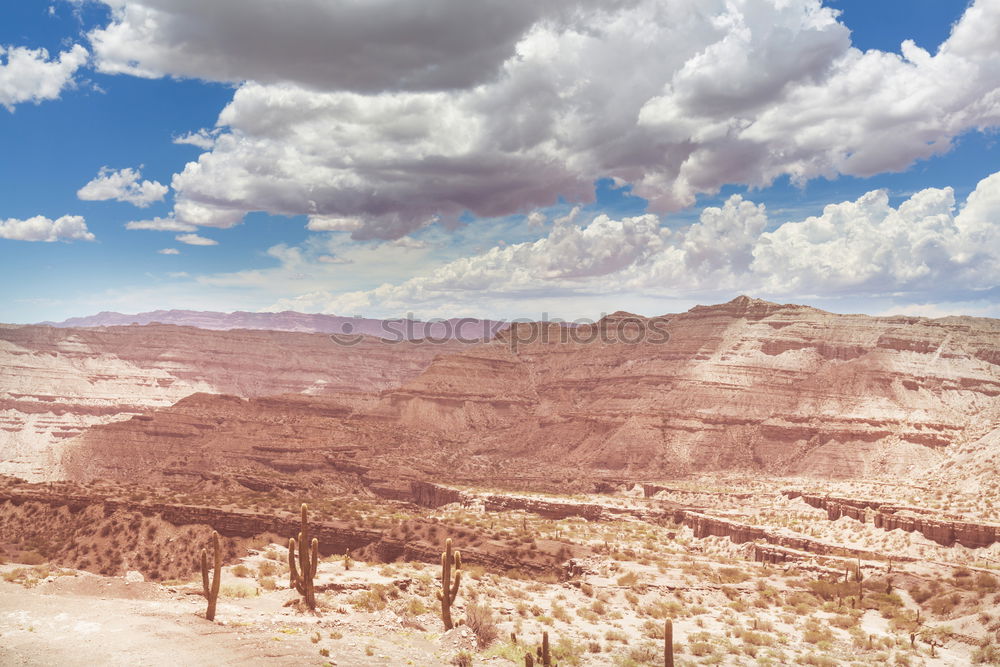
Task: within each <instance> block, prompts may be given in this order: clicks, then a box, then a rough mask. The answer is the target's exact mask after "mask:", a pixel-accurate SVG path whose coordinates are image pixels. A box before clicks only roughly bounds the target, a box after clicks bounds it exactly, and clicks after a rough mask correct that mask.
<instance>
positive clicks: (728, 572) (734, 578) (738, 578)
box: [718, 567, 750, 584]
mask: <svg viewBox="0 0 1000 667" xmlns="http://www.w3.org/2000/svg"><path fill="white" fill-rule="evenodd" d="M718 574H719V580H720V581H722V582H723V583H728V584H741V583H743V582H744V581H747V580H748V579H749V578H750V575H749V574H747V573H746V572H744V571H743V570H741V569H740V568H738V567H720V568H719V570H718Z"/></svg>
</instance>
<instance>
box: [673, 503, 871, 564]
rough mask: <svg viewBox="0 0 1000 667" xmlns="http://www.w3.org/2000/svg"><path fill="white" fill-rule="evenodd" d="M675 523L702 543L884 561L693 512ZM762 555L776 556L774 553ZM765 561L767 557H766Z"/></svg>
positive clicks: (682, 514)
mask: <svg viewBox="0 0 1000 667" xmlns="http://www.w3.org/2000/svg"><path fill="white" fill-rule="evenodd" d="M674 521H675V522H677V523H678V524H681V525H684V526H687V527H689V528H690V529H691V531H692V532H693V533H694V536H695V537H697V538H699V539H701V538H706V537H727V538H729V539H730V540H731V541H732V542H733V543H735V544H744V543H746V542H762V543H765V544H770V545H775V546H778V547H784V548H786V549H792V550H795V551H800V552H808V553H811V554H817V555H822V556H840V557H844V556H850V557H855V558H882V554H879V553H877V552H874V551H869V550H867V549H855V548H853V547H845V546H841V545H839V544H831V543H829V542H823V541H820V540H814V539H812V538H808V537H802V536H800V535H787V534H784V533H780V532H778V531H775V530H771V529H769V528H764V527H762V526H754V525H750V524H745V523H741V522H739V521H733V520H731V519H724V518H721V517H716V516H711V515H708V514H704V513H702V512H695V511H691V510H678V511H677V512H675V513H674ZM762 553H774V552H773V550H772V551H770V552H768V551H767V550H765V551H764V552H762ZM762 558H763V556H762Z"/></svg>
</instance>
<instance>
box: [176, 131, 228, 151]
mask: <svg viewBox="0 0 1000 667" xmlns="http://www.w3.org/2000/svg"><path fill="white" fill-rule="evenodd" d="M219 132H220V130H219V129H218V128H216V129H214V130H206V129H205V128H202V129H200V130H198V131H197V132H188V133H187V134H182V135H180V136H177V137H174V143H175V144H182V145H183V144H187V145H189V146H195V147H197V148H200V149H202V150H208V149H210V148H211V147H212V146H214V145H215V137H217V136H218V134H219Z"/></svg>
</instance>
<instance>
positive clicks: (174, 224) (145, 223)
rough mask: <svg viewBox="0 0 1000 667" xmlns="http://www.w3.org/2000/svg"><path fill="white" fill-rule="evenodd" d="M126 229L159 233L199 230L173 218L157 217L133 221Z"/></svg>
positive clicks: (126, 224) (127, 224)
mask: <svg viewBox="0 0 1000 667" xmlns="http://www.w3.org/2000/svg"><path fill="white" fill-rule="evenodd" d="M125 229H149V230H153V231H158V232H193V231H195V230H196V229H198V228H197V227H196V226H194V225H189V224H187V223H186V222H180V221H179V220H177V219H176V218H174V217H172V216H167V217H165V218H161V217H155V218H153V219H151V220H133V221H131V222H126V223H125Z"/></svg>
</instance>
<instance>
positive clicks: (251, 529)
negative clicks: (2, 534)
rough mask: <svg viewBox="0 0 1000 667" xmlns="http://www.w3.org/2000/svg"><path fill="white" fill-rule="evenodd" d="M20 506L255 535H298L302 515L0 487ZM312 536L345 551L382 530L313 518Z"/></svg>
mask: <svg viewBox="0 0 1000 667" xmlns="http://www.w3.org/2000/svg"><path fill="white" fill-rule="evenodd" d="M4 502H9V503H11V504H13V505H20V504H22V503H25V502H36V503H45V504H47V505H51V506H54V507H67V508H68V509H70V510H72V511H74V512H79V511H81V510H83V509H85V508H87V507H90V506H93V505H100V506H101V507H102V508H103V512H104V514H105V515H106V516H107V515H111V514H113V513H114V512H118V511H126V512H131V513H135V512H138V513H140V514H143V515H145V516H154V515H155V516H159V517H161V518H162V519H163V520H164V521H167V522H169V523H172V524H174V525H175V526H185V525H192V524H200V525H206V526H210V527H211V528H212V529H214V530H217V531H218V532H219V534H220V535H224V536H227V537H255V536H257V535H264V534H273V535H278V536H285V535H295V534H296V533H297V532H298V530H299V517H298V515H295V514H283V515H274V514H268V513H264V512H253V511H250V510H242V509H221V508H218V507H207V506H203V505H183V504H173V503H160V502H137V501H132V500H124V499H120V498H111V497H100V496H94V495H90V494H83V493H65V492H62V493H60V492H56V493H53V492H48V491H42V490H35V489H31V488H25V489H21V488H17V487H15V488H13V489H10V488H8V489H0V503H4ZM310 530H311V531H312V535H313V536H314V537H316V538H318V539H319V548H320V551H321V552H322V553H323V554H324V555H327V556H328V555H332V554H342V553H344V552H345V551H347V550H354V549H360V548H362V547H364V546H367V545H369V544H372V543H373V542H377V541H378V540H380V539H381V538H382V534H383V533H382V531H380V530H367V529H362V528H355V527H353V526H351V525H349V524H347V523H343V522H334V521H313V522H311V523H310Z"/></svg>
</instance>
